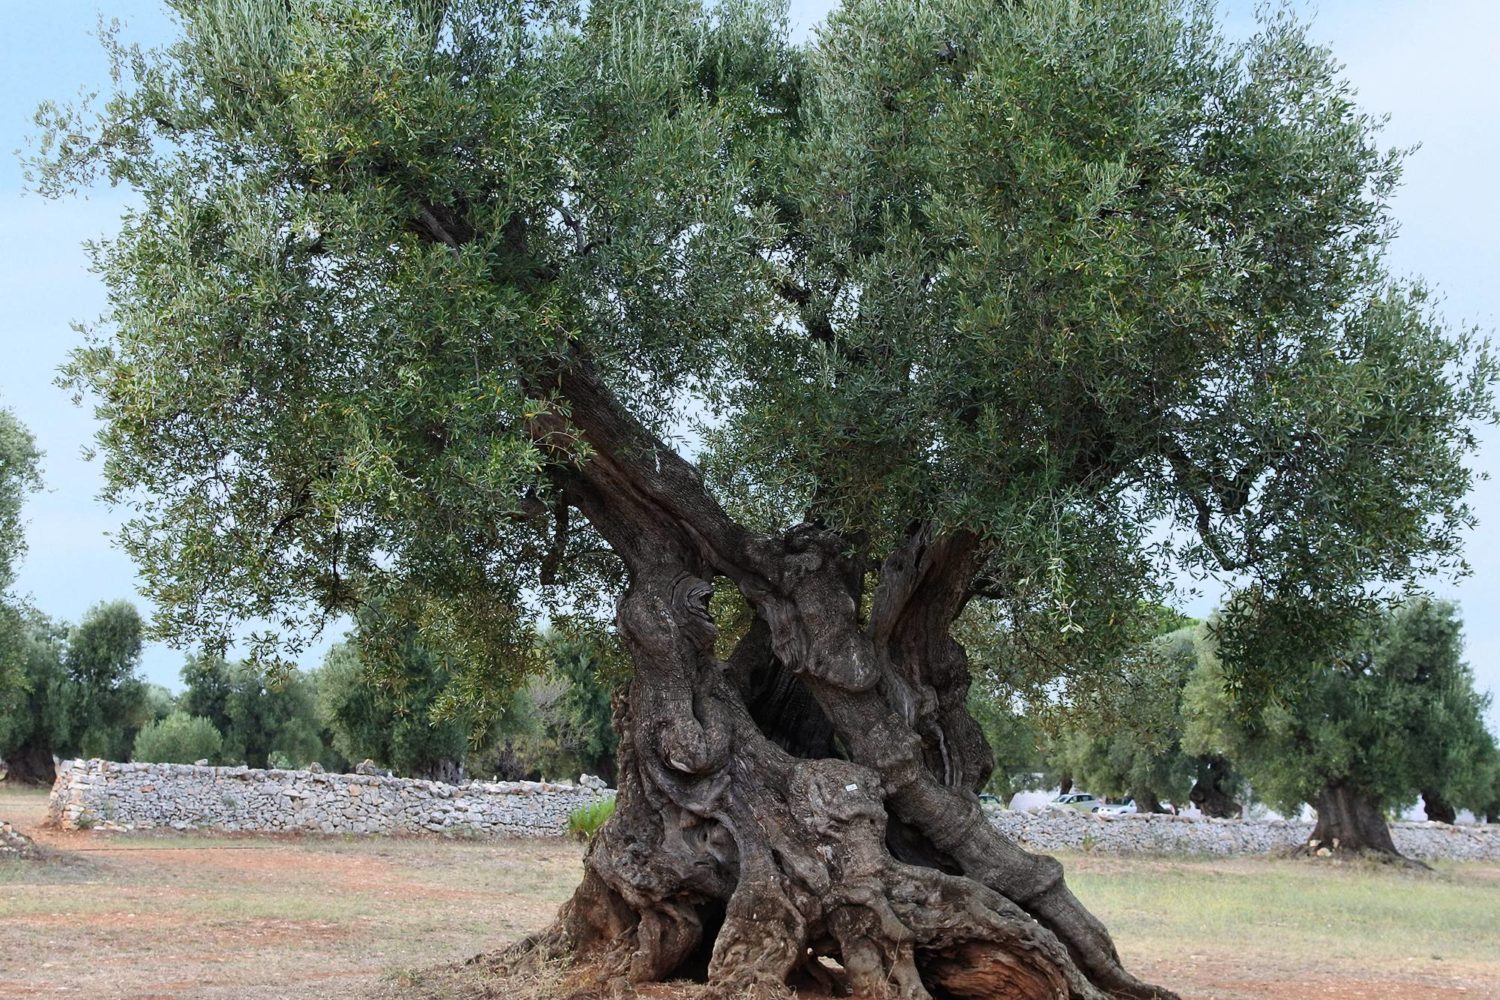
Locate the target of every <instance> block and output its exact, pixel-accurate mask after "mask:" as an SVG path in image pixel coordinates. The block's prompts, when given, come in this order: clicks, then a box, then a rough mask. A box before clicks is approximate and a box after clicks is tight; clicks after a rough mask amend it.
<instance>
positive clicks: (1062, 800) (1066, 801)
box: [1048, 792, 1100, 812]
mask: <svg viewBox="0 0 1500 1000" xmlns="http://www.w3.org/2000/svg"><path fill="white" fill-rule="evenodd" d="M1048 804H1049V805H1050V806H1051V808H1053V809H1078V810H1080V811H1082V812H1092V811H1093V810H1094V807H1095V806H1097V805H1099V804H1100V801H1099V800H1098V799H1096V798H1094V797H1093V796H1092V795H1090V794H1089V793H1088V792H1069V793H1068V794H1066V795H1059V796H1058V797H1057V798H1055V799H1053V800H1052V801H1051V802H1050V803H1048Z"/></svg>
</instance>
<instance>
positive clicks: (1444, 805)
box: [1422, 788, 1458, 825]
mask: <svg viewBox="0 0 1500 1000" xmlns="http://www.w3.org/2000/svg"><path fill="white" fill-rule="evenodd" d="M1422 808H1423V810H1424V811H1425V812H1426V813H1427V819H1428V821H1430V822H1433V823H1448V824H1450V825H1451V824H1453V823H1457V822H1458V810H1456V809H1454V808H1453V805H1452V804H1451V803H1449V802H1448V801H1447V800H1446V799H1444V798H1443V796H1442V793H1440V792H1437V791H1435V790H1434V789H1431V788H1424V789H1423V790H1422Z"/></svg>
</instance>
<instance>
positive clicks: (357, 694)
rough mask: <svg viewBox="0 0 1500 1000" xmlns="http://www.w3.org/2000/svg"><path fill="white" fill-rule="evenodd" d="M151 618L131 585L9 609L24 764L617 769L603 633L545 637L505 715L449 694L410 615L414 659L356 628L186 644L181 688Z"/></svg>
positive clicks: (449, 771) (470, 771) (42, 773)
mask: <svg viewBox="0 0 1500 1000" xmlns="http://www.w3.org/2000/svg"><path fill="white" fill-rule="evenodd" d="M143 631H144V626H143V623H142V621H141V617H140V615H139V614H138V612H137V611H136V609H135V608H134V607H133V606H132V605H131V604H129V603H128V602H126V601H113V602H109V603H106V604H100V605H98V606H96V607H94V608H92V609H90V610H89V612H88V613H87V614H85V615H84V617H83V619H82V620H81V621H80V622H79V623H78V624H77V625H69V624H67V623H64V622H58V621H55V620H53V619H50V618H48V617H46V616H44V615H42V614H40V613H39V612H37V611H35V610H32V609H22V610H19V611H17V612H16V613H15V614H14V615H11V616H8V617H7V618H6V620H5V621H4V630H3V634H0V643H4V648H5V649H6V650H8V651H10V652H8V653H7V660H6V665H7V674H6V676H7V678H8V680H7V686H6V688H5V689H4V691H3V692H0V694H3V696H4V699H5V701H4V709H5V711H4V714H3V715H0V760H4V761H5V762H6V764H7V766H8V768H9V772H10V777H11V778H12V779H14V780H20V781H29V782H37V783H49V782H50V781H51V780H52V777H53V760H54V758H69V757H103V758H107V759H110V760H118V761H127V760H136V761H153V762H169V763H192V762H194V761H198V760H207V761H209V762H210V763H213V764H247V765H249V766H251V767H289V768H300V767H306V766H308V765H309V764H312V763H314V762H316V763H317V764H319V765H320V766H321V767H323V768H325V769H327V770H345V769H348V768H349V767H351V766H352V765H353V764H355V763H358V762H362V761H364V760H366V759H368V760H371V761H373V762H374V763H375V764H376V765H377V766H378V767H380V768H382V769H384V770H388V771H390V772H392V773H394V774H397V775H401V776H409V777H423V778H434V779H439V780H445V781H458V780H461V779H462V778H464V777H467V776H470V775H473V776H480V777H486V778H489V777H499V778H508V779H517V778H543V777H546V778H555V779H561V778H565V777H575V778H576V777H577V776H578V774H579V773H580V772H588V773H591V774H596V775H599V776H601V777H604V778H605V779H606V780H608V781H613V780H614V771H615V765H614V752H615V743H614V735H613V730H612V729H611V728H610V725H609V723H610V698H611V693H612V688H611V687H610V678H609V669H608V661H609V659H610V657H609V654H608V652H607V650H606V649H604V648H602V647H603V643H604V642H605V641H606V640H604V639H596V640H588V639H581V638H577V637H565V636H563V635H561V634H555V635H554V634H549V635H546V636H542V637H539V639H538V650H537V658H536V662H537V664H538V668H537V670H536V671H535V672H534V673H533V674H532V676H531V677H530V679H529V680H528V681H527V682H526V683H525V684H524V685H523V686H522V687H521V688H519V689H518V690H516V691H515V692H514V693H513V694H511V695H510V697H509V699H508V701H507V703H506V704H505V706H504V707H503V709H502V710H501V711H500V712H498V713H496V714H495V718H493V719H488V720H480V719H477V718H475V717H472V716H470V715H467V714H464V713H462V712H455V711H453V710H452V708H451V707H450V706H451V704H452V699H450V698H447V697H446V695H447V690H446V688H447V684H448V682H449V679H450V674H449V671H448V670H447V669H446V668H445V665H444V664H443V663H442V661H441V659H440V658H438V657H436V656H435V655H434V654H433V653H432V652H431V651H430V650H428V649H427V648H426V647H425V646H424V645H423V644H422V642H421V640H420V638H419V637H418V636H417V634H416V632H415V630H414V629H409V630H408V635H407V636H406V638H405V639H404V640H403V643H402V646H401V655H400V663H401V664H403V665H404V670H403V671H402V672H400V673H398V674H393V673H392V671H391V670H390V668H389V665H388V664H383V665H382V669H376V668H375V666H374V665H373V664H371V663H369V662H366V660H365V659H363V658H362V656H361V654H360V653H359V652H358V649H359V647H358V646H357V645H356V644H354V643H352V642H345V643H340V644H338V645H336V646H334V647H333V648H332V649H331V650H330V651H329V652H328V654H327V656H326V657H325V659H324V661H323V663H322V665H321V666H319V667H317V668H315V669H311V670H305V671H303V670H290V671H285V672H278V673H272V674H267V673H266V672H264V671H262V670H260V669H258V668H257V667H255V666H252V665H251V664H249V663H246V662H241V661H233V660H227V659H225V658H223V657H218V656H193V657H190V658H188V660H187V662H186V663H185V664H184V666H183V668H182V672H181V680H182V686H183V687H182V691H181V692H180V693H178V694H174V693H173V692H171V691H169V690H168V689H166V688H165V687H162V686H160V685H156V684H150V683H148V682H146V681H145V680H144V679H143V678H142V677H141V676H140V656H141V645H142V634H143Z"/></svg>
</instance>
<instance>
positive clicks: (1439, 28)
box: [0, 0, 1500, 725]
mask: <svg viewBox="0 0 1500 1000" xmlns="http://www.w3.org/2000/svg"><path fill="white" fill-rule="evenodd" d="M831 6H832V4H831V3H829V2H826V0H794V2H793V17H794V20H795V22H796V24H797V25H798V27H799V29H801V30H807V29H808V28H810V27H811V26H812V25H814V24H816V22H817V21H818V20H819V19H820V18H821V17H822V16H823V14H824V12H825V11H827V10H828V9H829V8H830V7H831ZM7 7H9V8H11V9H8V10H7V11H6V22H7V23H6V29H7V30H6V34H5V39H4V41H0V248H3V263H4V266H3V267H0V302H3V303H4V307H3V309H0V405H4V406H7V407H9V408H10V409H12V410H13V411H14V412H15V413H16V415H17V416H19V417H20V419H21V420H22V421H23V422H24V423H26V425H27V426H28V427H30V428H31V429H32V431H33V432H34V433H35V434H36V436H37V438H38V440H39V442H40V443H41V446H42V447H43V448H44V449H45V450H46V452H47V458H46V467H45V474H46V479H47V483H48V492H46V493H45V494H42V495H40V496H38V497H36V498H35V499H34V500H33V501H32V502H31V503H30V504H29V505H28V507H27V511H26V515H27V517H28V519H29V522H30V524H29V529H28V537H29V540H30V545H31V551H30V554H29V555H28V557H27V559H26V560H25V562H24V563H23V564H22V566H21V567H20V574H19V576H20V579H19V589H20V590H22V591H23V592H28V593H30V595H31V596H32V598H33V599H34V601H35V602H36V604H37V605H38V606H39V607H40V608H42V609H43V610H44V611H46V612H48V613H49V614H52V615H55V616H58V617H61V618H65V619H68V620H73V621H76V620H77V619H78V617H79V616H80V615H81V614H82V613H83V611H84V610H85V609H86V608H87V607H88V606H89V605H91V604H93V603H96V602H98V601H101V600H107V599H111V598H115V597H131V598H133V599H135V600H137V601H138V602H139V601H140V598H139V596H138V595H136V594H135V581H136V574H135V570H134V567H133V566H132V565H131V564H130V562H129V560H127V559H126V558H125V556H124V555H123V554H122V553H120V552H119V551H118V550H116V549H114V548H113V547H112V546H111V545H110V543H109V539H108V533H109V532H110V530H111V529H112V528H113V527H114V526H115V525H117V524H118V523H119V521H120V519H121V516H122V515H121V514H120V513H118V512H113V511H110V510H107V509H105V508H104V507H103V505H101V504H100V503H98V502H97V501H96V500H95V499H94V495H95V493H96V492H97V490H98V486H99V473H98V469H97V466H95V465H91V464H89V463H86V462H84V461H83V460H82V458H81V452H82V449H83V448H84V447H85V446H86V445H87V444H88V443H89V441H90V439H91V437H92V433H93V421H92V418H91V417H90V415H89V412H88V410H87V409H84V408H79V407H76V406H74V405H73V404H72V403H71V401H70V400H69V399H68V397H67V394H66V393H64V392H63V391H62V390H61V389H58V388H57V387H56V386H54V385H53V381H52V380H53V377H54V373H55V370H56V368H57V366H58V365H59V364H60V363H61V362H62V361H63V359H64V357H65V355H66V353H67V352H68V350H69V349H70V348H72V347H73V346H75V345H76V344H77V342H78V338H77V335H76V334H75V333H73V331H72V329H71V328H70V325H69V324H70V322H72V321H74V320H88V319H90V318H92V317H93V316H95V315H97V314H98V313H99V312H100V311H101V309H102V306H103V295H102V292H101V290H100V287H99V285H98V283H97V282H96V281H95V279H94V278H93V277H92V276H91V275H90V274H89V273H88V272H87V270H86V267H85V261H84V256H83V253H82V250H81V249H80V244H81V243H82V242H83V241H84V240H86V239H88V238H91V237H96V236H99V235H102V234H104V233H107V232H108V231H110V229H111V228H112V226H113V223H114V221H115V219H116V218H117V217H118V214H119V211H120V208H121V206H122V205H123V204H124V201H123V197H122V195H121V194H120V193H119V192H117V191H112V190H109V189H107V188H106V189H102V190H100V191H97V192H94V193H93V194H92V195H91V196H90V197H89V199H88V200H77V201H70V202H66V203H50V202H45V201H42V200H41V199H39V198H36V197H35V196H31V195H23V193H22V179H21V171H20V167H19V165H18V162H17V159H16V157H15V156H14V155H11V153H10V151H11V150H13V149H16V148H18V147H21V146H23V145H24V143H25V141H26V137H27V136H28V135H29V134H31V132H32V131H33V128H32V126H31V123H30V122H31V115H32V113H33V111H34V110H35V107H36V104H37V102H39V101H41V100H43V99H45V98H67V97H70V96H72V95H74V94H76V93H77V92H78V91H79V90H80V88H84V87H87V88H99V87H101V86H102V85H103V84H104V83H105V82H106V81H107V77H106V72H105V70H106V65H105V60H104V57H103V54H102V52H101V50H100V48H99V45H98V43H97V40H96V39H95V38H94V37H93V31H94V28H95V25H96V23H97V21H98V17H99V14H100V11H101V10H103V11H104V12H105V13H107V14H108V15H109V16H111V17H116V18H119V19H121V20H122V21H124V22H125V23H126V25H127V31H126V38H127V40H132V41H140V42H142V43H145V44H151V43H156V42H160V41H163V40H165V39H166V38H167V37H169V32H170V22H169V20H168V17H167V15H166V13H165V9H164V7H163V6H162V5H161V4H160V3H157V2H155V0H120V2H116V3H112V4H108V5H106V4H102V3H100V2H98V0H50V2H48V3H33V2H30V0H23V2H22V3H18V4H15V5H10V4H7ZM15 8H19V9H15ZM1253 8H1254V3H1253V0H1234V2H1229V3H1225V4H1224V6H1223V10H1224V12H1225V13H1224V16H1225V17H1226V19H1227V22H1228V24H1229V25H1230V27H1231V28H1232V29H1233V30H1235V31H1243V30H1245V29H1246V27H1247V26H1248V25H1249V24H1250V21H1251V12H1252V10H1253ZM1303 9H1305V10H1307V11H1309V12H1310V13H1311V14H1312V16H1313V19H1314V21H1313V23H1314V30H1313V34H1314V36H1315V37H1316V38H1318V39H1319V40H1322V41H1326V42H1328V43H1329V44H1330V45H1331V46H1332V47H1333V49H1334V51H1335V52H1336V53H1337V54H1338V56H1339V57H1340V58H1341V59H1342V60H1343V61H1344V62H1345V63H1346V64H1347V66H1348V76H1349V78H1350V79H1351V80H1352V81H1353V83H1354V84H1355V86H1356V87H1357V88H1358V90H1359V94H1360V100H1361V102H1362V103H1363V104H1364V105H1365V106H1366V107H1367V108H1369V109H1371V110H1373V111H1377V112H1389V113H1390V114H1391V116H1392V118H1391V124H1390V127H1389V129H1388V131H1387V137H1388V139H1389V141H1390V143H1391V144H1392V145H1401V146H1406V145H1410V144H1414V143H1417V142H1420V143H1422V149H1421V150H1420V151H1419V152H1418V153H1416V154H1415V155H1414V156H1413V157H1412V158H1411V159H1410V161H1409V163H1408V167H1407V172H1406V183H1405V187H1404V188H1403V190H1402V192H1401V193H1400V195H1399V196H1398V198H1397V201H1396V213H1397V216H1398V217H1399V218H1400V219H1401V221H1402V233H1401V236H1400V238H1399V240H1398V241H1397V243H1396V246H1395V248H1394V253H1393V256H1394V261H1395V267H1396V269H1397V270H1398V271H1400V272H1403V273H1415V274H1421V275H1423V276H1425V277H1426V278H1427V279H1428V280H1429V281H1431V282H1432V283H1434V284H1435V285H1436V286H1437V287H1438V288H1439V289H1440V290H1441V291H1442V292H1444V293H1445V295H1446V298H1447V302H1446V312H1447V314H1448V316H1449V317H1450V319H1451V320H1453V321H1454V322H1455V323H1466V324H1467V323H1472V324H1477V325H1479V326H1481V327H1482V328H1484V329H1486V330H1490V331H1493V330H1496V329H1497V328H1500V323H1497V315H1500V290H1497V285H1496V276H1497V275H1500V243H1497V238H1496V235H1495V234H1497V233H1500V205H1497V202H1496V200H1495V198H1494V195H1493V177H1492V175H1493V172H1494V169H1495V166H1496V164H1500V111H1497V109H1500V61H1497V60H1496V59H1495V58H1494V45H1495V41H1494V40H1495V39H1496V38H1500V6H1496V5H1493V4H1492V3H1489V2H1481V0H1433V2H1425V3H1419V2H1414V0H1404V2H1396V0H1385V2H1372V0H1363V2H1361V0H1326V2H1324V3H1322V4H1320V5H1317V6H1308V7H1305V8H1303ZM1485 440H1486V447H1485V449H1484V451H1483V453H1482V454H1481V455H1480V457H1479V466H1480V468H1482V469H1488V470H1500V433H1496V432H1495V431H1494V430H1493V429H1488V430H1487V432H1486V434H1485ZM1474 503H1475V507H1476V509H1477V510H1478V513H1479V516H1480V519H1481V524H1480V527H1479V528H1478V530H1477V531H1476V532H1475V533H1474V534H1473V536H1472V537H1471V539H1470V542H1469V557H1470V561H1471V563H1472V564H1473V567H1474V575H1473V576H1472V577H1470V578H1468V579H1465V580H1462V581H1459V582H1458V583H1456V584H1454V583H1450V582H1446V581H1438V582H1437V583H1436V584H1435V589H1436V590H1437V592H1438V593H1439V594H1441V595H1443V596H1448V597H1452V598H1455V599H1456V600H1458V601H1459V603H1460V604H1461V606H1462V608H1463V613H1464V618H1465V623H1466V632H1467V642H1468V658H1469V661H1470V663H1472V664H1473V666H1474V669H1475V673H1476V674H1477V675H1478V677H1479V680H1480V685H1481V686H1482V687H1484V688H1487V689H1488V690H1490V691H1492V692H1496V693H1497V695H1500V484H1497V483H1495V482H1485V483H1481V484H1480V485H1479V487H1478V489H1477V491H1476V493H1475V495H1474ZM1209 601H1210V598H1207V597H1205V598H1203V599H1201V600H1200V601H1199V605H1200V606H1199V607H1196V608H1194V609H1193V610H1195V611H1197V612H1199V613H1202V612H1205V611H1206V610H1208V608H1207V604H1208V603H1209ZM317 655H319V654H317V653H315V654H312V655H311V656H308V657H305V658H304V659H305V660H306V661H307V664H308V665H312V663H313V662H314V660H315V658H316V656H317ZM181 662H182V657H181V654H180V653H177V652H175V651H173V650H170V649H167V648H166V647H163V646H153V647H151V648H150V649H149V650H148V651H147V654H146V657H145V671H146V674H147V675H148V676H149V677H150V679H152V680H153V681H156V682H158V683H163V684H168V685H171V686H173V687H175V686H177V671H178V667H179V666H180V664H181ZM1490 714H1491V720H1492V725H1493V724H1494V723H1495V722H1497V721H1500V709H1497V708H1496V707H1492V709H1491V713H1490Z"/></svg>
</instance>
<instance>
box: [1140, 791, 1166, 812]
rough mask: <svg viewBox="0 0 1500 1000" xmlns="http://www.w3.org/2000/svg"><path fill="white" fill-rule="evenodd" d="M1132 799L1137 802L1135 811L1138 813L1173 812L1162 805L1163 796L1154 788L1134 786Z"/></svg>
mask: <svg viewBox="0 0 1500 1000" xmlns="http://www.w3.org/2000/svg"><path fill="white" fill-rule="evenodd" d="M1130 800H1131V801H1132V802H1134V803H1135V811H1136V812H1138V813H1156V814H1161V813H1167V812H1171V810H1170V809H1168V808H1167V807H1166V806H1164V805H1162V802H1161V797H1160V796H1159V795H1157V794H1156V789H1154V788H1132V789H1131V790H1130Z"/></svg>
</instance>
